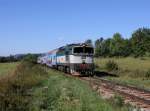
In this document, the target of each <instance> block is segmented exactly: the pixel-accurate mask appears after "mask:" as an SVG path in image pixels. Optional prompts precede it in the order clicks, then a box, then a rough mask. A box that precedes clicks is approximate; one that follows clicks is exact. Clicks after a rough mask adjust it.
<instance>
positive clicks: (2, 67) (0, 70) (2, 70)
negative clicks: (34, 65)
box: [0, 62, 18, 76]
mask: <svg viewBox="0 0 150 111" xmlns="http://www.w3.org/2000/svg"><path fill="white" fill-rule="evenodd" d="M17 64H18V62H13V63H0V76H2V75H6V74H8V73H10V72H11V71H12V70H13V69H15V67H16V66H17Z"/></svg>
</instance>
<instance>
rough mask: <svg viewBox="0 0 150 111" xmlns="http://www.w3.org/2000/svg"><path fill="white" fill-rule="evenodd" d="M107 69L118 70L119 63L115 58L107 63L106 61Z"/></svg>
mask: <svg viewBox="0 0 150 111" xmlns="http://www.w3.org/2000/svg"><path fill="white" fill-rule="evenodd" d="M106 69H107V70H108V71H116V70H118V69H119V68H118V64H117V63H116V62H114V61H113V60H109V61H108V62H107V63H106Z"/></svg>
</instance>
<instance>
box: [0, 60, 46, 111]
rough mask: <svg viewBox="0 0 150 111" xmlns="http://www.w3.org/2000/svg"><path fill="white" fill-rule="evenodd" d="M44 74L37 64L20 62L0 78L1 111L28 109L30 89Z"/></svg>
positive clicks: (30, 97) (27, 110)
mask: <svg viewBox="0 0 150 111" xmlns="http://www.w3.org/2000/svg"><path fill="white" fill-rule="evenodd" d="M46 74H47V73H46V72H45V71H44V70H42V69H41V68H40V67H39V66H37V65H34V64H32V63H29V62H22V63H20V64H19V65H18V66H17V68H16V70H15V71H14V72H13V73H12V74H9V75H8V76H5V77H4V78H2V79H0V109H1V111H29V108H30V107H29V106H30V101H31V100H32V94H31V90H32V89H33V87H34V86H36V85H39V84H40V83H41V81H42V80H44V78H45V77H46Z"/></svg>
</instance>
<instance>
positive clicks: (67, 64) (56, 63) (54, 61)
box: [37, 43, 94, 75]
mask: <svg viewBox="0 0 150 111" xmlns="http://www.w3.org/2000/svg"><path fill="white" fill-rule="evenodd" d="M93 56H94V48H93V46H91V45H88V44H85V43H83V44H69V45H66V46H63V47H60V48H58V49H55V50H52V51H50V52H48V53H45V54H44V55H42V56H41V57H38V61H37V62H38V63H40V64H46V65H47V66H49V67H52V68H56V69H58V70H61V71H65V72H67V73H71V74H74V73H76V72H78V73H80V74H81V75H93V74H94V57H93Z"/></svg>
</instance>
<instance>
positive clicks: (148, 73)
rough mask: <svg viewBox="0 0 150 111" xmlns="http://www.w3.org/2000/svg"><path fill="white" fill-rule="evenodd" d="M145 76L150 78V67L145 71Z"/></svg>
mask: <svg viewBox="0 0 150 111" xmlns="http://www.w3.org/2000/svg"><path fill="white" fill-rule="evenodd" d="M145 77H146V78H147V79H150V69H149V70H148V71H147V72H146V73H145Z"/></svg>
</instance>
